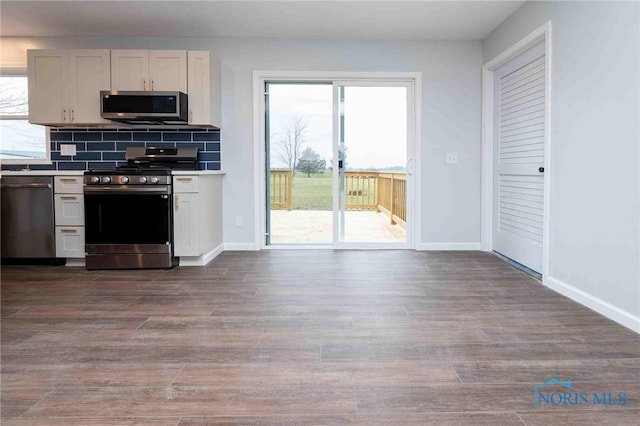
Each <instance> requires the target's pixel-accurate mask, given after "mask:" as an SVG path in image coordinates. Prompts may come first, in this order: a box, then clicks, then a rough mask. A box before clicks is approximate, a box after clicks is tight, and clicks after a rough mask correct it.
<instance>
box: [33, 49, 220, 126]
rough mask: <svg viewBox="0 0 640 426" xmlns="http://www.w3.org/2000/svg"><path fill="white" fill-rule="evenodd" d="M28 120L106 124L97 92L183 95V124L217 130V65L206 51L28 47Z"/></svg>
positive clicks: (218, 109) (36, 122) (45, 122)
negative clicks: (185, 108)
mask: <svg viewBox="0 0 640 426" xmlns="http://www.w3.org/2000/svg"><path fill="white" fill-rule="evenodd" d="M27 59H28V76H29V122H31V123H34V124H44V125H51V126H64V125H69V126H73V125H95V124H112V121H110V120H104V119H103V118H102V117H100V91H101V90H118V91H122V90H130V91H150V90H155V91H166V92H175V91H179V92H183V93H186V94H187V95H188V104H189V117H188V119H189V124H190V125H192V126H201V127H215V128H220V121H221V114H220V111H221V107H220V93H221V92H220V91H221V65H220V60H219V59H218V58H216V57H215V56H213V55H211V53H210V52H208V51H203V50H202V51H201V50H198V51H186V50H108V49H75V50H37V49H36V50H28V51H27Z"/></svg>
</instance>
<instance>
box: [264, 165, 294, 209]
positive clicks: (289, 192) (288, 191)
mask: <svg viewBox="0 0 640 426" xmlns="http://www.w3.org/2000/svg"><path fill="white" fill-rule="evenodd" d="M270 174H271V179H270V180H271V182H270V187H269V188H270V190H271V208H272V209H276V210H278V209H287V210H292V209H293V172H292V171H291V170H288V169H271V173H270Z"/></svg>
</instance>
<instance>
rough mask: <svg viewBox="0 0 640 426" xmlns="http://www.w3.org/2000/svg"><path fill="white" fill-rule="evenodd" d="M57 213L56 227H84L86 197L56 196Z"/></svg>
mask: <svg viewBox="0 0 640 426" xmlns="http://www.w3.org/2000/svg"><path fill="white" fill-rule="evenodd" d="M55 213H56V225H67V226H84V196H83V195H82V194H56V195H55Z"/></svg>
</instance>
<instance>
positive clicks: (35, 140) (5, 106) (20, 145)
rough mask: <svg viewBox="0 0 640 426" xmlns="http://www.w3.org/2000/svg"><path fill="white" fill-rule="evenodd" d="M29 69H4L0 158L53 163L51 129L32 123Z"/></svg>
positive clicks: (0, 96)
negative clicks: (28, 79)
mask: <svg viewBox="0 0 640 426" xmlns="http://www.w3.org/2000/svg"><path fill="white" fill-rule="evenodd" d="M28 90H29V85H28V81H27V70H0V161H1V162H2V163H3V164H48V163H50V162H51V159H50V155H51V154H50V149H49V130H48V129H47V128H46V127H44V126H39V125H37V124H31V123H29V102H28Z"/></svg>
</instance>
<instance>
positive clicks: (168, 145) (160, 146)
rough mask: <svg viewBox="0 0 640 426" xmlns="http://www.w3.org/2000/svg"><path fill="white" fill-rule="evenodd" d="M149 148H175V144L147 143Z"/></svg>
mask: <svg viewBox="0 0 640 426" xmlns="http://www.w3.org/2000/svg"><path fill="white" fill-rule="evenodd" d="M146 145H147V146H153V147H156V148H175V147H176V143H175V142H147V143H146Z"/></svg>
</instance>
